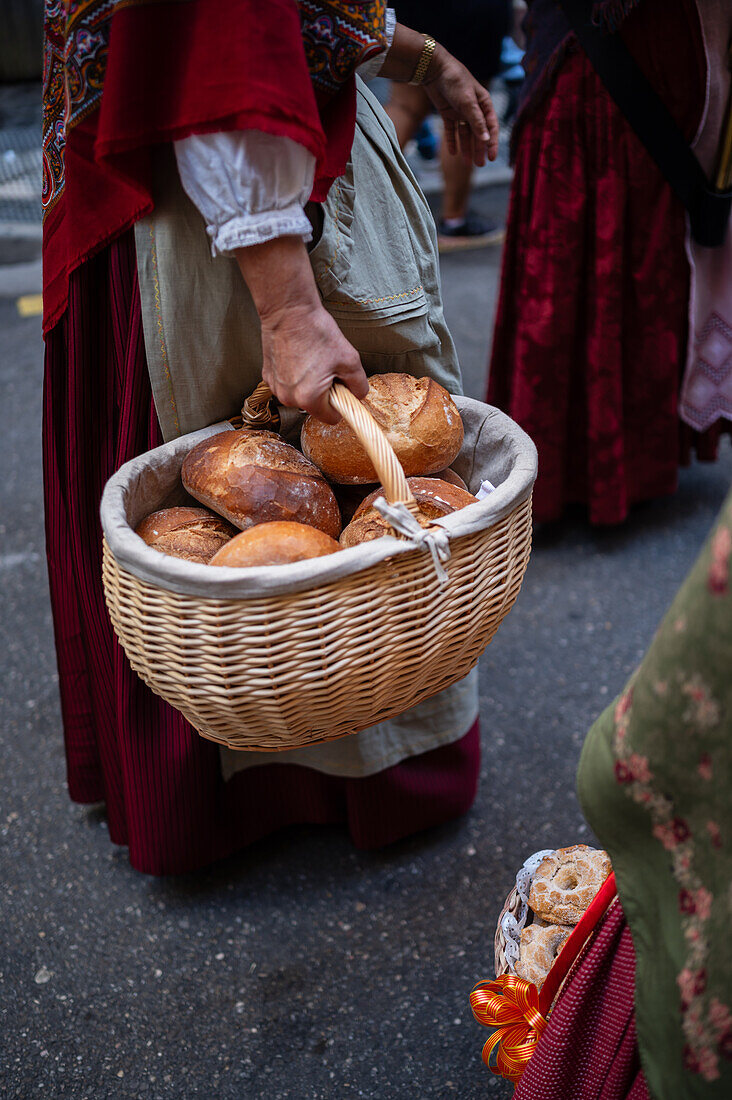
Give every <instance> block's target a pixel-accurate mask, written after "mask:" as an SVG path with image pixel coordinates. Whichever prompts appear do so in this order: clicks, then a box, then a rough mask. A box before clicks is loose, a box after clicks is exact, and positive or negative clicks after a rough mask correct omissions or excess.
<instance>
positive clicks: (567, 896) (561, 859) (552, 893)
mask: <svg viewBox="0 0 732 1100" xmlns="http://www.w3.org/2000/svg"><path fill="white" fill-rule="evenodd" d="M611 871H612V865H611V863H610V857H609V856H608V854H607V852H603V851H602V850H601V849H599V848H590V847H589V846H588V845H587V844H574V845H572V847H571V848H557V850H556V852H554V853H553V855H550V856H546V858H545V859H543V860H542V862H541V863H540V864H539V866H538V868H537V870H536V874H535V875H534V878H533V880H532V883H531V890H530V892H529V905H530V906H531V908H532V909H533V910H534V912H535V913H536V914H537V915H538V916H540V917H542V918H543V919H544V920H546V921H549V922H551V923H552V924H577V923H578V922H579V920H580V918H581V917H582V915H583V913H585V911H586V910H587V908H588V906H589V905H590V902H591V901H592V899H593V898H594V897H595V894H596V893H597V891H598V890H599V889H600V887H601V886H602V884H603V882H604V881H605V879H606V878H607V877H608V875H609V874H610V872H611Z"/></svg>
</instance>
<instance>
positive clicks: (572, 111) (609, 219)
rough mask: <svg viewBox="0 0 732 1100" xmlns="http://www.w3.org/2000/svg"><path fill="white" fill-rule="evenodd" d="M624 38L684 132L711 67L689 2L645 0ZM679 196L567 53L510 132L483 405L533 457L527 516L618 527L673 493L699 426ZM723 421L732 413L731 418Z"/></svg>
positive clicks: (712, 453) (708, 450)
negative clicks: (690, 371) (687, 373)
mask: <svg viewBox="0 0 732 1100" xmlns="http://www.w3.org/2000/svg"><path fill="white" fill-rule="evenodd" d="M624 27H625V29H624V32H623V34H624V38H625V40H626V42H627V43H628V45H629V47H630V48H631V49H632V52H633V53H634V54H635V56H636V58H637V59H638V61H639V63H641V65H642V67H643V68H644V70H645V71H646V73H647V75H648V76H649V78H650V79H651V81H652V82H653V84H654V85H655V87H656V89H657V90H658V92H659V93H660V94H661V95H662V97H663V99H664V101H665V102H666V104H667V105H668V107H669V109H670V110H671V111H672V113H673V114H674V115H675V117H676V119H677V121H678V122H679V124H680V125H681V126H682V127H683V128H684V130H685V132H686V133H687V134H688V135H691V134H693V132H694V130H695V128H696V125H697V122H698V119H699V117H700V113H701V110H702V105H703V102H704V80H705V72H706V65H705V59H704V52H703V47H702V40H701V33H700V30H699V25H698V19H697V15H696V9H695V6H694V4H693V0H679V4H678V7H676V6H675V9H674V14H673V15H672V14H670V13H669V12H668V10H667V9H666V6H665V0H647V2H646V3H645V4H641V5H639V7H638V8H637V9H636V10H634V11H633V13H632V14H631V15H630V16H629V17H628V19H627V21H626V23H625V24H624ZM684 234H685V221H684V211H683V208H682V206H681V203H680V202H679V201H678V200H677V199H676V197H675V196H674V195H673V194H672V192H671V189H670V187H669V185H668V184H667V183H666V182H665V180H664V179H663V177H662V176H661V174H660V172H659V170H658V168H657V167H656V165H655V164H654V162H653V161H652V160H651V159H650V157H649V155H648V154H647V152H646V151H645V149H644V147H643V146H642V145H641V143H640V141H639V140H638V138H637V137H636V136H635V134H634V133H633V132H632V130H631V128H630V126H629V125H628V123H627V122H626V121H625V119H624V118H623V117H622V115H621V114H620V112H619V110H618V109H617V107H616V106H615V104H614V103H613V101H612V100H611V99H610V96H609V95H608V93H607V92H606V91H605V89H604V87H603V86H602V84H601V83H600V81H599V78H598V77H597V76H596V74H595V72H594V70H593V69H592V67H591V65H590V63H589V61H588V60H587V58H586V56H585V55H584V54H583V53H581V52H576V51H574V52H571V51H570V52H569V53H568V55H567V56H566V57H565V59H564V61H563V63H562V64H561V66H560V68H559V70H558V72H557V74H556V76H555V79H554V85H553V88H552V90H551V92H550V93H549V94H548V95H547V96H546V98H545V99H544V100H543V101H542V102H541V103H540V104H539V105H538V106H537V107H536V108H535V110H534V111H533V113H531V114H530V115H529V117H528V118H526V119H525V120H524V121H523V122H522V124H521V129H520V131H519V140H518V144H517V152H516V170H515V178H514V183H513V191H512V195H511V203H510V209H509V214H508V224H507V234H506V246H505V251H504V258H503V278H502V284H501V294H500V300H499V304H498V313H497V318H496V328H495V335H494V342H493V351H492V359H491V365H490V378H489V384H488V401H489V402H490V403H491V404H493V405H497V406H498V407H499V408H501V409H503V410H504V411H505V412H507V413H508V414H509V415H510V416H512V417H513V418H514V419H515V420H517V421H518V423H519V424H520V425H521V426H522V427H523V428H524V429H525V430H526V431H527V432H528V434H529V435H530V436H531V438H532V439H533V440H534V442H535V443H536V446H537V448H538V451H539V477H538V481H537V484H536V488H535V492H534V516H535V518H536V519H537V520H539V521H547V520H554V519H557V518H559V517H560V516H561V515H562V513H563V512H564V510H565V508H566V506H567V505H568V504H571V503H573V502H574V503H581V504H584V505H586V506H587V508H588V512H589V518H590V520H591V522H593V523H619V522H620V521H622V520H623V519H625V517H626V516H627V514H628V510H629V508H630V506H631V505H632V504H633V503H634V502H636V501H641V500H647V499H650V498H653V497H657V496H663V495H666V494H669V493H672V492H674V490H675V489H676V484H677V477H678V467H679V465H680V464H684V463H686V462H688V460H689V455H690V451H691V449H692V448H695V449H696V451H697V454H698V456H699V457H700V458H703V459H709V460H711V459H714V458H715V457H716V445H717V439H718V436H719V429H720V425H717V427H715V428H713V429H711V430H710V431H708V432H706V433H705V434H704V435H697V434H696V433H693V432H692V431H691V430H690V429H689V428H687V427H686V426H685V425H682V424H681V422H680V421H679V418H678V414H677V398H678V392H679V387H680V382H681V378H682V374H683V368H684V360H685V355H686V338H687V327H688V323H687V313H688V295H689V265H688V261H687V258H686V252H685V246H684ZM725 427H726V428H727V429H729V423H728V422H725Z"/></svg>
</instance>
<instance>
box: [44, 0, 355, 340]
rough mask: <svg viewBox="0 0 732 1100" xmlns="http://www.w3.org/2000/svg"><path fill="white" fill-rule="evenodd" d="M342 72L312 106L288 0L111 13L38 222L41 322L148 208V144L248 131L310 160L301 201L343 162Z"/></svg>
mask: <svg viewBox="0 0 732 1100" xmlns="http://www.w3.org/2000/svg"><path fill="white" fill-rule="evenodd" d="M355 114H356V98H355V82H354V80H353V79H351V81H350V82H349V83H348V84H347V85H345V86H344V88H343V89H342V91H341V92H340V93H338V94H337V95H336V96H335V97H333V98H332V99H331V100H330V101H329V102H328V104H327V105H325V106H323V107H322V109H319V106H318V102H317V100H316V95H315V92H314V90H313V86H312V82H311V79H310V74H309V71H308V66H307V61H306V57H305V51H304V48H303V44H302V37H301V30H300V17H299V13H298V8H297V4H296V3H295V2H294V0H266V2H265V3H262V2H261V0H186V2H180V0H178V2H175V0H168V2H161V3H147V4H139V3H138V4H135V5H133V6H129V7H121V8H118V9H116V10H115V12H114V14H113V15H112V17H111V25H110V29H109V48H108V51H107V55H106V74H105V76H104V89H103V94H102V98H101V105H100V106H99V108H98V109H95V110H93V111H91V112H90V113H89V114H87V115H86V117H82V118H81V120H80V121H78V122H77V123H76V124H74V125H73V126H70V127H69V128H68V129H67V132H66V145H65V185H64V187H63V190H62V192H61V194H60V196H59V198H58V200H57V201H56V202H55V205H53V206H52V207H51V209H50V210H49V211H48V212H47V214H46V217H45V221H44V227H43V255H44V263H43V305H44V318H43V329H44V332H48V330H49V329H50V328H52V327H53V325H54V324H55V323H56V322H57V321H58V319H59V318H60V316H61V315H62V313H63V312H64V310H65V309H66V304H67V299H68V284H69V274H70V273H71V271H73V270H74V269H75V268H76V267H78V266H79V264H81V263H82V262H83V261H84V260H86V259H87V258H88V257H90V256H92V255H93V254H94V253H95V252H97V251H98V250H99V249H100V248H102V247H103V246H104V245H105V244H107V243H108V242H109V241H111V240H112V239H114V237H116V236H118V235H119V234H120V233H121V232H123V231H124V230H125V229H126V228H128V227H129V226H131V225H132V224H133V223H134V222H135V221H137V220H138V219H139V218H141V217H143V216H144V215H145V214H147V213H149V212H150V211H151V210H152V207H153V201H152V194H151V164H152V156H151V153H152V148H153V146H155V145H157V144H159V143H161V142H165V141H172V140H175V139H177V138H183V137H187V136H188V135H189V134H194V133H207V132H213V131H218V130H236V129H257V130H263V131H265V132H266V133H270V134H277V135H280V136H285V137H289V138H292V140H293V141H297V142H298V143H299V144H300V145H303V146H305V148H306V149H308V150H309V152H311V153H312V154H313V155H314V156H315V157H316V159H317V169H316V178H315V186H314V189H313V195H312V198H313V199H314V200H315V201H322V199H324V198H325V196H326V194H327V192H328V189H329V187H330V184H331V183H332V181H333V180H334V179H335V178H336V177H337V176H339V175H340V174H341V173H342V172H343V171H344V169H345V166H346V162H347V159H348V155H349V153H350V149H351V144H352V141H353V130H354V124H355Z"/></svg>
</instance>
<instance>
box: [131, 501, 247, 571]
mask: <svg viewBox="0 0 732 1100" xmlns="http://www.w3.org/2000/svg"><path fill="white" fill-rule="evenodd" d="M135 533H136V534H138V535H139V536H140V538H141V539H143V540H144V541H145V542H146V543H147V545H148V546H152V548H153V550H159V551H160V552H161V553H162V554H170V555H171V557H174V558H183V559H184V560H185V561H194V562H200V563H202V564H204V565H205V564H207V563H208V562H209V561H210V560H211V558H212V557H213V556H214V554H215V553H216V552H217V550H220V549H221V547H222V546H224V545H225V544H226V543H227V542H228V541H229V540H230V539H231V538H232V536H234V535H235V534H236V527H232V526H231V524H230V523H227V522H226V520H225V519H222V518H221V516H217V515H214V513H213V512H209V511H208V509H207V508H163V509H161V510H160V511H159V512H153V513H152V514H151V515H149V516H146V517H145V519H144V520H143V521H142V523H140V524H139V525H138V527H137V530H136V532H135Z"/></svg>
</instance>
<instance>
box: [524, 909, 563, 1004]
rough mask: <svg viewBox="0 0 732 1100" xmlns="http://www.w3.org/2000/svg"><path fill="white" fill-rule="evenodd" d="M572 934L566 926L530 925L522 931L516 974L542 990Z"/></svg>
mask: <svg viewBox="0 0 732 1100" xmlns="http://www.w3.org/2000/svg"><path fill="white" fill-rule="evenodd" d="M571 932H572V928H571V926H567V925H564V924H547V925H538V924H535V923H534V924H530V925H528V926H527V927H526V928H522V929H521V938H520V941H519V958H518V962H517V963H516V974H517V975H518V977H519V978H525V979H526V981H527V982H532V983H533V984H534V985H535V986H536V988H537V989H541V987H542V986H543V984H544V982H545V980H546V976H547V974H548V973H549V971H550V970H551V968H552V966H553V965H554V962H555V960H556V958H557V955H558V954H559V952H560V951H561V950H562V948H563V947H564V945H565V943H566V942H567V940H568V939H569V937H570V934H571Z"/></svg>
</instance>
